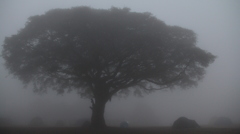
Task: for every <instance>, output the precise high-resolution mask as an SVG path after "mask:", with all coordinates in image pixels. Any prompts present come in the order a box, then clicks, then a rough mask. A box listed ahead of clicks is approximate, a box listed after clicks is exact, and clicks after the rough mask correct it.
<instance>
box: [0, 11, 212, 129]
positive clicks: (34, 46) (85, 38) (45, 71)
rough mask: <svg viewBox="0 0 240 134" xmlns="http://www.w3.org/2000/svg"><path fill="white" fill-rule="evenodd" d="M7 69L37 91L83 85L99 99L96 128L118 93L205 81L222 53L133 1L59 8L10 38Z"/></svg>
mask: <svg viewBox="0 0 240 134" xmlns="http://www.w3.org/2000/svg"><path fill="white" fill-rule="evenodd" d="M2 55H3V58H4V59H5V61H6V62H5V65H6V68H7V69H8V70H9V71H10V73H12V74H13V75H15V76H17V78H19V79H20V80H21V81H23V83H25V84H29V83H33V85H34V89H35V91H36V92H44V91H46V90H47V89H49V88H51V89H53V90H56V91H57V92H59V93H63V92H64V91H65V90H72V89H76V90H77V91H78V92H79V94H80V95H81V96H82V97H88V98H91V102H92V107H91V108H92V119H91V123H92V126H93V127H104V126H105V120H104V116H103V115H104V108H105V104H106V102H107V101H108V100H111V97H112V96H113V95H114V94H121V93H125V94H126V93H127V91H129V89H134V93H135V94H142V93H149V92H152V91H155V90H160V89H163V88H174V87H182V88H187V87H191V86H194V85H196V84H197V81H198V80H200V79H201V78H202V77H203V75H204V73H205V71H204V69H205V68H206V67H207V66H208V65H209V64H210V63H211V62H213V61H214V59H215V56H213V55H212V54H211V53H208V52H206V51H204V50H202V49H200V48H198V47H197V46H196V35H195V33H194V32H193V31H191V30H188V29H184V28H181V27H178V26H168V25H166V24H165V23H164V22H162V21H161V20H159V19H157V18H156V17H154V16H153V15H151V14H150V13H137V12H131V11H130V9H128V8H123V9H119V8H115V7H113V8H111V9H108V10H104V9H92V8H89V7H75V8H71V9H53V10H50V11H48V12H46V13H45V14H43V15H36V16H32V17H30V18H29V20H28V22H27V23H26V25H25V27H24V28H23V29H21V30H20V31H19V32H18V33H17V34H16V35H12V36H11V37H6V38H5V41H4V44H3V51H2Z"/></svg>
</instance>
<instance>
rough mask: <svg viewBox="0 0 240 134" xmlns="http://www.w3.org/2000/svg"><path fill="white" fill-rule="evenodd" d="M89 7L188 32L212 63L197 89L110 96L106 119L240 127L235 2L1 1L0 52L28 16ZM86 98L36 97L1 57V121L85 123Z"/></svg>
mask: <svg viewBox="0 0 240 134" xmlns="http://www.w3.org/2000/svg"><path fill="white" fill-rule="evenodd" d="M76 6H90V7H92V8H98V9H99V8H100V9H109V8H111V7H112V6H115V7H119V8H123V7H129V8H130V9H131V11H136V12H150V13H152V14H153V15H154V16H156V17H157V18H158V19H160V20H162V21H164V22H165V23H166V24H168V25H177V26H180V27H183V28H187V29H191V30H193V31H194V32H195V33H196V34H197V39H198V41H197V46H198V47H200V48H201V49H203V50H206V51H208V52H211V53H212V54H214V55H216V56H217V58H216V60H215V62H214V63H213V64H211V65H210V66H209V67H208V68H207V69H206V70H207V71H206V75H205V77H204V79H203V80H202V81H200V82H199V84H198V86H197V87H196V88H191V89H188V90H180V89H175V90H169V89H167V90H162V91H158V92H154V93H152V94H150V95H145V96H144V97H142V98H139V97H133V96H131V95H130V96H128V97H127V98H118V97H115V98H113V99H112V100H111V102H108V103H107V105H106V109H105V119H106V122H107V124H108V123H109V122H110V120H111V121H112V122H120V121H123V120H128V121H129V123H130V125H131V122H132V123H134V122H135V123H136V122H143V121H145V124H144V123H143V124H139V125H156V126H159V125H162V126H169V125H172V123H173V122H174V121H175V120H176V119H177V118H179V117H180V116H186V117H188V118H190V119H194V120H196V121H197V122H198V123H199V124H200V125H207V124H208V123H209V121H210V120H211V118H213V117H214V116H225V117H229V118H230V119H232V121H233V123H235V124H240V97H239V96H240V71H239V68H240V53H239V52H240V17H239V15H240V1H238V0H201V1H198V0H172V1H169V0H148V1H145V0H131V1H128V0H121V1H117V0H111V1H109V0H98V1H94V0H67V1H64V0H0V44H1V47H0V51H2V44H3V42H4V38H5V37H6V36H7V37H8V36H11V35H13V34H16V33H17V32H18V31H19V30H20V29H21V28H23V27H24V25H25V23H26V22H27V19H28V17H30V16H33V15H41V14H44V13H45V12H46V11H48V10H50V9H54V8H71V7H76ZM90 105H91V103H90V100H89V99H82V98H80V96H78V95H77V94H76V92H74V91H72V92H70V93H65V94H63V95H58V94H57V93H56V92H54V91H51V90H49V91H48V92H47V93H46V94H41V95H39V94H36V93H34V92H33V90H32V88H31V86H29V87H24V86H23V84H22V83H21V82H20V81H19V80H17V79H15V78H14V76H12V75H9V74H8V71H7V70H6V69H5V67H4V60H3V59H2V58H1V57H0V117H1V118H9V119H11V120H12V121H14V122H16V123H17V124H21V125H26V124H28V123H29V121H30V120H31V119H32V118H33V117H35V116H39V117H42V118H43V120H44V121H45V122H47V123H49V124H51V123H54V122H56V121H57V120H66V121H69V122H73V121H74V120H77V119H82V118H90V117H91V110H90V108H89V106H90Z"/></svg>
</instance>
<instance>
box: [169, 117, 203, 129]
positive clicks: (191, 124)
mask: <svg viewBox="0 0 240 134" xmlns="http://www.w3.org/2000/svg"><path fill="white" fill-rule="evenodd" d="M172 127H173V128H177V129H183V128H199V127H200V126H199V125H198V124H197V122H196V121H195V120H190V119H188V118H186V117H180V118H178V119H177V120H176V121H175V122H174V123H173V126H172Z"/></svg>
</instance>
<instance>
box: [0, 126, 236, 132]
mask: <svg viewBox="0 0 240 134" xmlns="http://www.w3.org/2000/svg"><path fill="white" fill-rule="evenodd" d="M0 133H1V134H102V133H103V134H240V128H197V129H171V128H170V127H148V128H117V127H108V128H107V129H102V130H93V129H89V128H75V127H65V128H57V127H46V128H27V127H5V128H3V127H2V128H0Z"/></svg>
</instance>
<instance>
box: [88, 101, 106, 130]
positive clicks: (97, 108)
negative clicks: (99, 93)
mask: <svg viewBox="0 0 240 134" xmlns="http://www.w3.org/2000/svg"><path fill="white" fill-rule="evenodd" d="M106 102H107V101H106V99H104V98H98V99H96V98H95V102H94V101H93V100H92V118H91V125H92V127H93V128H105V127H106V123H105V119H104V109H105V104H106Z"/></svg>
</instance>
